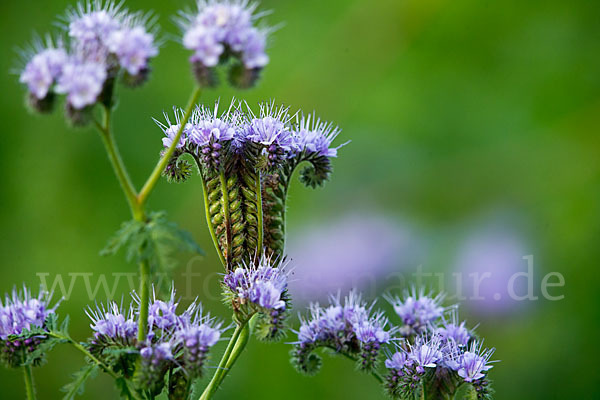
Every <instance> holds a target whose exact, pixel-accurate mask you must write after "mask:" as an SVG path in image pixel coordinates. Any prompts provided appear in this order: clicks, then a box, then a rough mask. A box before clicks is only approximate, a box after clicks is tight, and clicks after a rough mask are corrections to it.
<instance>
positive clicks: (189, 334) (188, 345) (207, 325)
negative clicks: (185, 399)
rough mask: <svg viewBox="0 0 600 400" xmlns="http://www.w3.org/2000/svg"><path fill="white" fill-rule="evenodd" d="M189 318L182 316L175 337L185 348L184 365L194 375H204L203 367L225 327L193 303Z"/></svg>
mask: <svg viewBox="0 0 600 400" xmlns="http://www.w3.org/2000/svg"><path fill="white" fill-rule="evenodd" d="M189 310H190V311H191V313H190V314H188V317H187V318H181V319H180V320H179V322H178V326H177V328H176V331H175V337H176V338H177V339H178V340H179V341H180V343H181V345H182V346H183V349H184V355H183V366H184V368H185V370H186V371H187V372H188V373H189V374H191V375H192V376H195V377H199V376H201V375H202V367H203V366H204V363H205V361H206V357H207V354H208V351H209V350H210V348H211V347H212V346H214V345H215V344H216V343H217V342H218V341H219V339H220V338H221V335H222V334H223V331H224V330H225V329H223V328H222V323H221V322H219V321H216V320H215V319H214V318H211V317H210V315H208V314H207V315H203V314H202V308H201V307H200V306H197V305H196V304H193V305H192V306H191V307H190V309H189Z"/></svg>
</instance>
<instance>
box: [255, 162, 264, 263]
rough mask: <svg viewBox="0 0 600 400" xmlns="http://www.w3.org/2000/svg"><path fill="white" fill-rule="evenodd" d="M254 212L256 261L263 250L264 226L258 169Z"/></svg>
mask: <svg viewBox="0 0 600 400" xmlns="http://www.w3.org/2000/svg"><path fill="white" fill-rule="evenodd" d="M256 212H257V213H258V215H257V220H258V240H257V245H256V246H257V248H256V263H257V264H258V261H259V260H260V257H261V256H262V252H263V235H264V227H263V204H262V183H261V173H260V171H258V173H257V174H256Z"/></svg>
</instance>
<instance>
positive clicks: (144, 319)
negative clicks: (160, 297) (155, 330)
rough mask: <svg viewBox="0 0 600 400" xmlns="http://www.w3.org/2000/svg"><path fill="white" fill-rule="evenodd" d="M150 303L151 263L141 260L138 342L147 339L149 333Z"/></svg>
mask: <svg viewBox="0 0 600 400" xmlns="http://www.w3.org/2000/svg"><path fill="white" fill-rule="evenodd" d="M149 304H150V265H149V264H148V261H147V260H142V261H141V262H140V317H139V319H138V337H137V339H138V343H143V342H145V341H146V335H147V333H148V305H149Z"/></svg>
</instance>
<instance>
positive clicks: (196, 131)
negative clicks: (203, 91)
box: [157, 102, 339, 271]
mask: <svg viewBox="0 0 600 400" xmlns="http://www.w3.org/2000/svg"><path fill="white" fill-rule="evenodd" d="M182 118H183V111H182V110H179V109H176V110H175V120H174V121H173V122H171V121H170V119H169V117H168V116H166V123H162V122H157V123H158V124H159V126H160V127H161V129H162V130H163V132H164V133H165V137H164V138H163V145H164V146H165V147H169V146H170V145H171V144H172V143H173V140H175V138H176V136H177V133H178V132H179V131H180V130H181V131H182V134H181V136H180V139H179V141H178V143H177V144H176V149H175V152H174V155H173V157H172V159H171V160H170V162H169V164H168V166H167V168H166V169H165V171H164V174H165V175H166V176H167V177H168V178H169V179H170V180H175V181H179V180H182V179H185V178H187V177H188V176H189V174H190V169H191V166H190V164H189V163H188V162H187V161H186V160H184V159H182V158H181V157H182V156H183V155H184V154H188V155H190V156H191V158H192V159H193V160H194V161H195V163H196V165H197V167H198V169H199V172H200V176H201V178H202V183H203V188H204V194H205V202H206V211H207V219H208V224H209V228H210V230H211V233H212V235H213V237H214V238H215V239H216V241H217V244H218V250H219V255H220V257H221V260H222V261H223V263H224V264H225V265H226V269H227V271H231V270H232V269H233V268H235V267H237V266H239V265H240V264H242V263H251V262H253V261H257V258H259V257H260V255H262V254H263V253H265V254H266V255H267V256H269V257H274V258H279V259H281V258H282V257H283V249H284V228H285V225H284V218H285V201H286V197H287V190H288V187H289V184H290V180H291V177H292V174H293V172H294V170H295V169H296V168H297V167H298V165H300V164H302V163H304V162H307V163H308V166H307V167H306V168H305V169H304V170H303V171H302V173H301V181H302V182H303V183H304V184H305V185H307V186H310V187H316V186H319V185H322V184H323V183H324V182H325V181H326V180H327V178H328V177H329V175H330V173H331V159H332V158H333V157H336V156H337V149H338V148H339V146H338V147H332V142H333V140H334V139H335V138H336V136H337V135H338V133H339V129H338V128H337V127H335V126H334V125H332V124H330V123H325V122H321V121H320V120H319V119H316V118H315V116H314V115H309V116H300V115H299V113H296V114H294V115H290V113H289V110H288V108H286V107H283V106H279V107H277V106H275V104H274V103H273V102H270V103H266V104H261V105H260V110H259V112H258V114H255V113H254V112H253V111H252V110H251V109H250V107H249V106H248V105H247V104H242V103H235V102H234V103H232V104H231V106H230V107H229V108H228V109H227V110H226V111H224V112H221V113H219V111H218V104H217V105H216V106H215V107H214V109H213V108H206V107H204V106H198V107H197V108H196V109H195V110H194V111H193V113H192V115H191V117H190V119H189V122H188V123H187V124H186V125H185V126H184V127H181V124H180V120H181V119H182Z"/></svg>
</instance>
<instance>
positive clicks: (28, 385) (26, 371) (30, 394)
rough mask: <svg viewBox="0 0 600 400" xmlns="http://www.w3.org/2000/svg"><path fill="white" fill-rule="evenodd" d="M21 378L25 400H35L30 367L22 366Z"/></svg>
mask: <svg viewBox="0 0 600 400" xmlns="http://www.w3.org/2000/svg"><path fill="white" fill-rule="evenodd" d="M23 378H25V392H26V394H27V400H35V385H34V383H33V371H32V369H31V365H25V366H23Z"/></svg>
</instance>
